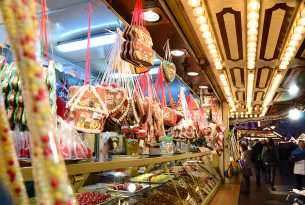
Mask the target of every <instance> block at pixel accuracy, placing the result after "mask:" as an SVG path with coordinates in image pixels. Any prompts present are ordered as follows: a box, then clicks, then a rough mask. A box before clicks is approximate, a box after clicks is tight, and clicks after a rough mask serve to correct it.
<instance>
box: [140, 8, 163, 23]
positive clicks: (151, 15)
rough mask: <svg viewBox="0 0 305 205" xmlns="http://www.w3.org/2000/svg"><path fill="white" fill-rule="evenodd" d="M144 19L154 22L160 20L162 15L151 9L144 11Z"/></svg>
mask: <svg viewBox="0 0 305 205" xmlns="http://www.w3.org/2000/svg"><path fill="white" fill-rule="evenodd" d="M144 20H145V21H146V22H149V23H154V22H158V21H160V20H161V16H160V14H158V13H156V12H154V11H151V10H149V11H145V12H144Z"/></svg>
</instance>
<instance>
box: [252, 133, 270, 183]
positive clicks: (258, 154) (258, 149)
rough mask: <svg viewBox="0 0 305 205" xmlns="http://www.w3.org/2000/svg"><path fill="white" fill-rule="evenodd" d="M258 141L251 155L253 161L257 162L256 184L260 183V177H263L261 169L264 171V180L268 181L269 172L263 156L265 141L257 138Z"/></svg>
mask: <svg viewBox="0 0 305 205" xmlns="http://www.w3.org/2000/svg"><path fill="white" fill-rule="evenodd" d="M255 141H256V143H255V145H254V146H253V148H252V155H251V161H252V163H254V164H255V174H256V184H258V185H259V184H260V178H261V170H262V171H263V175H264V180H265V182H267V173H266V168H265V166H264V164H263V158H262V151H263V147H264V146H265V145H264V144H263V143H265V142H264V141H261V142H260V141H258V140H257V139H256V140H255Z"/></svg>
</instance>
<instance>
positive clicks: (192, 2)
mask: <svg viewBox="0 0 305 205" xmlns="http://www.w3.org/2000/svg"><path fill="white" fill-rule="evenodd" d="M188 4H189V6H191V7H197V6H200V0H189V1H188Z"/></svg>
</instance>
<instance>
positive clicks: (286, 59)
mask: <svg viewBox="0 0 305 205" xmlns="http://www.w3.org/2000/svg"><path fill="white" fill-rule="evenodd" d="M282 60H283V61H290V60H291V57H284V58H282Z"/></svg>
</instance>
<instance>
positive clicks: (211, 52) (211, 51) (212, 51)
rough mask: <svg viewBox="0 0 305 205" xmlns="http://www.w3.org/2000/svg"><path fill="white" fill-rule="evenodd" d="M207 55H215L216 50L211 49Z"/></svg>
mask: <svg viewBox="0 0 305 205" xmlns="http://www.w3.org/2000/svg"><path fill="white" fill-rule="evenodd" d="M209 53H210V54H215V53H217V49H212V50H210V51H209Z"/></svg>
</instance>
